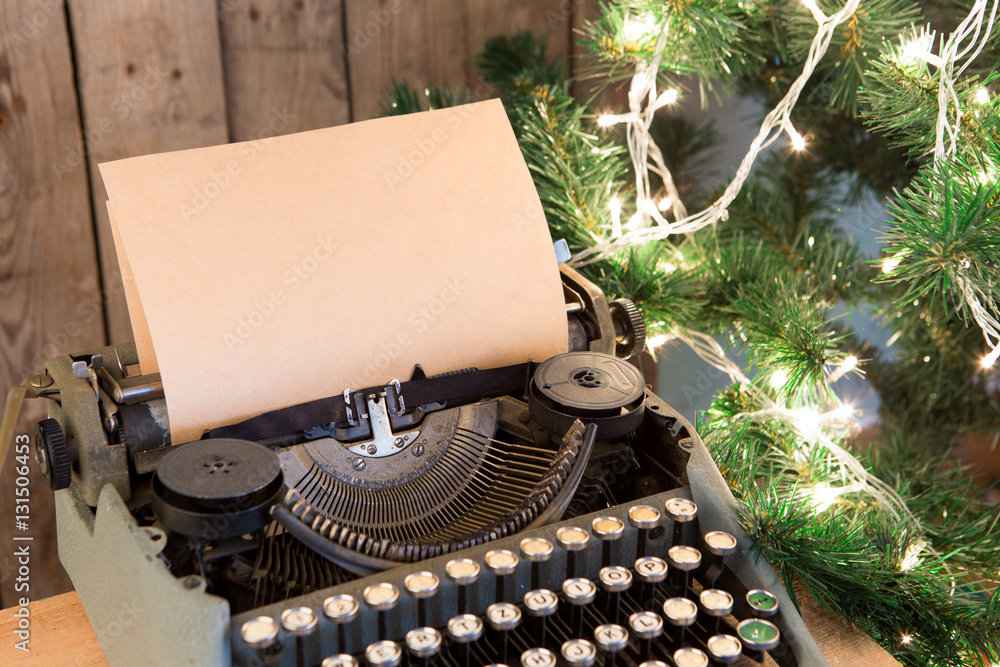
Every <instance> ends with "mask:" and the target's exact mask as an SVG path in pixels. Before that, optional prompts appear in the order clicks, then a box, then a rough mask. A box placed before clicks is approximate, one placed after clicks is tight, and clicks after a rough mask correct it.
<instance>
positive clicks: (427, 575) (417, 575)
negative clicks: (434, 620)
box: [403, 572, 441, 627]
mask: <svg viewBox="0 0 1000 667" xmlns="http://www.w3.org/2000/svg"><path fill="white" fill-rule="evenodd" d="M440 584H441V582H440V581H439V580H438V577H437V575H436V574H434V573H433V572H411V573H410V574H408V575H406V577H405V578H404V579H403V587H404V588H405V589H406V592H408V593H409V594H410V595H411V596H413V597H414V598H416V600H417V625H418V626H420V627H423V626H425V625H427V606H426V603H425V600H426V599H427V598H429V597H433V596H434V594H435V593H437V591H438V587H439V586H440Z"/></svg>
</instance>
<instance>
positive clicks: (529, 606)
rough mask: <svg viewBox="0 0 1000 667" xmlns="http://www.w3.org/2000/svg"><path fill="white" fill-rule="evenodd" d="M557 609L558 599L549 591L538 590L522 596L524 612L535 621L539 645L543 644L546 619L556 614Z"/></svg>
mask: <svg viewBox="0 0 1000 667" xmlns="http://www.w3.org/2000/svg"><path fill="white" fill-rule="evenodd" d="M558 608H559V598H558V597H556V594H555V593H553V592H552V591H550V590H547V589H544V588H538V589H535V590H533V591H528V592H527V593H525V594H524V610H525V612H526V613H527V614H528V616H531V617H532V618H534V619H537V621H536V625H537V626H538V633H537V634H538V643H539V644H543V645H544V644H545V639H546V630H547V627H546V626H547V621H548V618H549V616H551V615H552V614H554V613H556V610H557V609H558Z"/></svg>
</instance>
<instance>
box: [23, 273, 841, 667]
mask: <svg viewBox="0 0 1000 667" xmlns="http://www.w3.org/2000/svg"><path fill="white" fill-rule="evenodd" d="M561 274H562V281H563V289H564V294H565V297H566V311H567V326H568V327H569V340H570V350H571V351H570V352H569V353H568V354H563V355H558V356H556V357H553V358H551V359H547V360H536V362H527V363H524V364H521V365H517V366H511V367H506V368H499V369H465V370H457V371H455V372H453V373H448V374H445V375H439V376H433V377H425V375H424V373H423V372H422V370H421V369H420V367H419V366H418V367H416V369H415V371H414V373H413V376H412V377H411V378H410V379H409V380H408V381H405V382H398V381H396V380H393V381H392V382H390V383H388V384H386V385H385V386H380V387H375V388H370V389H365V390H360V391H351V390H348V391H345V392H344V394H343V395H341V396H335V397H331V398H328V399H324V400H320V401H314V402H312V403H308V404H304V405H299V406H294V407H292V408H285V409H282V410H277V411H275V412H272V413H267V414H263V415H260V416H258V417H255V418H253V419H250V420H249V421H247V422H244V423H241V424H236V425H233V426H227V427H223V428H218V429H214V430H212V431H209V432H206V434H205V437H204V438H202V439H200V440H198V441H195V442H192V443H176V444H175V443H171V441H170V437H169V428H168V427H167V422H166V408H165V403H164V398H163V391H162V386H161V385H160V383H159V378H158V377H157V376H155V375H154V376H143V375H134V374H130V370H131V369H133V368H135V364H136V363H137V358H136V352H135V347H134V346H133V345H131V344H125V345H117V346H110V347H104V348H101V349H97V350H93V351H90V352H87V353H82V354H76V355H69V356H63V357H58V358H55V359H53V360H51V361H50V362H49V363H48V365H47V366H46V372H45V373H44V374H43V375H40V376H36V377H34V378H31V379H30V380H29V381H28V383H27V385H26V386H27V387H28V392H29V394H30V395H33V396H35V397H42V398H46V399H48V404H49V415H50V416H49V418H48V419H45V420H43V421H42V422H40V423H39V424H38V426H37V430H36V433H35V448H36V454H37V459H38V463H39V465H40V466H41V468H42V470H43V471H44V473H45V476H46V478H47V479H48V481H49V483H50V484H51V485H52V487H53V489H55V490H56V500H57V521H58V533H59V534H58V538H59V557H60V560H61V561H62V563H63V565H64V566H65V568H66V571H67V572H68V573H69V575H70V577H71V578H72V580H73V583H74V585H75V586H76V589H77V591H78V592H79V594H80V597H81V599H82V601H83V605H84V608H85V609H86V611H87V615H88V617H89V619H90V621H91V623H92V625H93V626H94V629H95V631H96V632H97V635H98V638H99V640H100V642H101V644H102V647H103V649H104V651H105V653H106V654H107V656H108V658H109V660H110V661H111V662H112V664H135V661H136V660H137V659H139V656H141V662H142V663H143V664H188V665H221V664H229V663H235V664H240V665H298V666H300V667H301V666H304V665H323V667H338V666H339V667H347V666H351V665H403V664H408V665H425V666H431V665H441V666H444V665H476V666H483V665H508V666H510V667H516V666H519V665H524V666H526V667H545V666H555V665H617V666H622V667H624V666H629V667H631V666H634V665H644V666H648V667H654V666H659V665H668V666H671V667H698V666H701V665H720V664H753V663H754V662H756V663H766V664H773V663H777V664H778V665H782V666H792V665H800V666H809V665H824V664H827V663H826V661H825V660H824V658H823V656H822V654H821V652H820V651H819V649H818V648H817V646H816V644H815V643H814V641H813V640H812V638H811V636H810V635H809V632H808V631H807V629H806V627H805V626H804V624H803V622H802V620H801V618H800V617H799V616H798V614H797V613H796V608H795V605H794V603H793V602H792V600H791V599H789V597H788V595H787V594H786V592H785V590H784V588H783V586H782V585H781V584H780V583H779V580H778V579H777V577H776V576H775V574H774V572H773V570H772V569H771V568H770V566H769V564H768V563H767V562H766V561H764V559H762V558H759V557H757V556H755V555H754V554H753V552H752V551H751V550H750V547H751V544H750V543H749V540H748V538H747V537H746V536H745V535H744V533H743V532H742V531H741V530H740V528H739V526H738V524H737V522H736V520H735V517H734V515H733V512H732V509H731V506H732V504H733V498H732V495H731V494H730V491H729V489H728V488H727V486H726V483H725V482H724V480H723V478H722V476H721V475H720V474H719V472H718V470H717V469H716V467H715V466H714V464H713V462H712V460H711V458H710V457H709V455H708V452H707V451H706V449H705V447H704V446H703V444H702V442H701V441H700V439H699V438H698V435H697V433H695V431H694V429H693V428H692V426H691V424H690V423H689V422H688V421H686V420H685V419H684V418H683V417H681V416H680V415H679V414H677V413H676V412H674V411H673V410H672V409H671V408H670V406H668V405H667V404H665V403H664V402H663V401H662V400H660V399H659V398H657V397H656V396H654V395H653V394H652V393H651V392H650V391H649V389H648V388H647V386H646V382H645V380H644V378H643V375H642V373H641V371H640V370H639V369H638V368H637V367H636V366H635V365H633V364H631V363H629V362H628V361H627V359H628V358H630V357H633V356H634V355H637V354H638V353H639V352H641V351H642V349H643V345H644V338H645V333H644V331H645V329H644V325H643V321H642V317H641V315H640V314H639V312H638V311H637V309H636V308H635V307H634V306H633V305H632V304H631V303H629V302H627V301H618V302H614V303H611V304H609V303H608V302H607V301H606V299H605V296H604V295H603V293H602V292H601V291H600V290H599V289H597V288H596V287H595V286H594V285H593V284H592V283H590V282H589V281H587V280H586V279H584V278H583V277H582V276H581V275H579V274H578V273H576V272H575V271H573V270H572V269H570V268H568V267H567V266H566V265H563V266H562V267H561ZM772 661H773V662H772Z"/></svg>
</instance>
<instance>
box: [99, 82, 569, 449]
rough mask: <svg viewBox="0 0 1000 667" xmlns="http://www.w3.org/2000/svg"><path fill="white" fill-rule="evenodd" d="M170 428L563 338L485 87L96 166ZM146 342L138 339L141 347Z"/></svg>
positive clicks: (532, 207)
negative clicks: (291, 130) (425, 107)
mask: <svg viewBox="0 0 1000 667" xmlns="http://www.w3.org/2000/svg"><path fill="white" fill-rule="evenodd" d="M101 174H102V176H103V178H104V183H105V185H106V187H107V192H108V196H109V199H110V202H109V210H110V212H111V216H112V219H113V221H114V225H113V231H114V234H115V239H116V246H117V248H118V251H119V257H121V258H122V261H121V265H122V270H123V273H125V274H127V275H126V276H125V281H126V286H127V288H128V289H127V297H128V305H129V311H130V316H131V318H132V320H133V330H134V331H136V332H137V341H136V343H137V346H138V351H139V359H140V367H141V369H142V371H143V372H149V371H152V370H157V369H158V370H159V372H160V374H161V377H162V380H163V386H164V392H165V394H166V399H167V410H168V414H169V418H170V430H171V435H172V437H173V441H174V442H175V443H181V442H186V441H189V440H193V439H196V438H198V437H199V436H200V435H201V433H202V431H203V429H205V428H211V427H214V426H220V425H224V424H230V423H235V422H238V421H241V420H243V419H246V418H249V417H252V416H254V415H257V414H259V413H261V412H265V411H268V410H273V409H276V408H280V407H285V406H288V405H293V404H296V403H301V402H305V401H309V400H313V399H316V398H321V397H325V396H330V395H335V394H339V393H341V392H343V390H344V389H345V388H348V387H350V388H354V389H361V388H364V387H369V386H377V385H380V384H384V383H387V382H389V381H390V380H392V379H393V378H398V379H400V380H406V379H409V377H410V374H411V372H412V370H413V365H414V364H416V363H419V364H421V365H422V366H423V368H424V370H425V371H426V372H427V373H428V374H433V373H441V372H446V371H451V370H455V369H460V368H467V367H470V366H476V367H479V368H490V367H497V366H503V365H506V364H512V363H519V362H523V361H525V360H527V359H534V360H542V359H546V358H548V357H550V356H552V355H553V354H557V353H560V352H565V351H566V349H567V346H568V342H567V328H566V314H565V306H564V302H563V296H562V288H561V284H560V280H559V273H558V267H557V266H556V261H555V255H554V252H553V249H552V241H551V239H550V237H549V233H548V230H547V228H546V224H545V219H544V216H543V214H542V210H541V205H540V203H539V200H538V196H537V194H536V192H535V189H534V186H533V184H532V181H531V178H530V176H529V173H528V169H527V167H526V165H525V163H524V160H523V159H522V157H521V154H520V151H519V149H518V146H517V143H516V141H515V138H514V134H513V132H512V130H511V127H510V124H509V122H508V120H507V117H506V114H505V113H504V111H503V108H502V106H501V104H500V102H498V101H490V102H483V103H478V104H471V105H466V106H462V107H456V108H454V109H443V110H438V111H430V112H426V113H420V114H413V115H409V116H398V117H393V118H386V119H378V120H371V121H366V122H362V123H355V124H352V125H346V126H342V127H336V128H330V129H325V130H317V131H313V132H304V133H301V134H295V135H290V136H285V137H277V138H268V139H260V140H257V141H253V142H246V143H240V144H231V145H226V146H216V147H211V148H203V149H196V150H188V151H180V152H175V153H166V154H161V155H151V156H145V157H140V158H132V159H128V160H121V161H117V162H112V163H108V164H103V165H101ZM154 350H155V354H154Z"/></svg>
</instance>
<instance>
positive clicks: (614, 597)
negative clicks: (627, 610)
mask: <svg viewBox="0 0 1000 667" xmlns="http://www.w3.org/2000/svg"><path fill="white" fill-rule="evenodd" d="M597 580H598V581H599V582H600V583H601V588H603V589H604V593H605V595H607V599H606V600H605V607H604V615H605V616H606V617H607V618H609V619H610V620H611V622H612V623H617V622H618V611H619V609H620V608H621V600H622V593H624V592H625V591H627V590H628V589H630V588H632V572H631V571H629V570H627V569H625V568H624V567H621V566H619V565H611V566H610V567H602V568H601V571H600V572H599V573H598V575H597Z"/></svg>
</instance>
